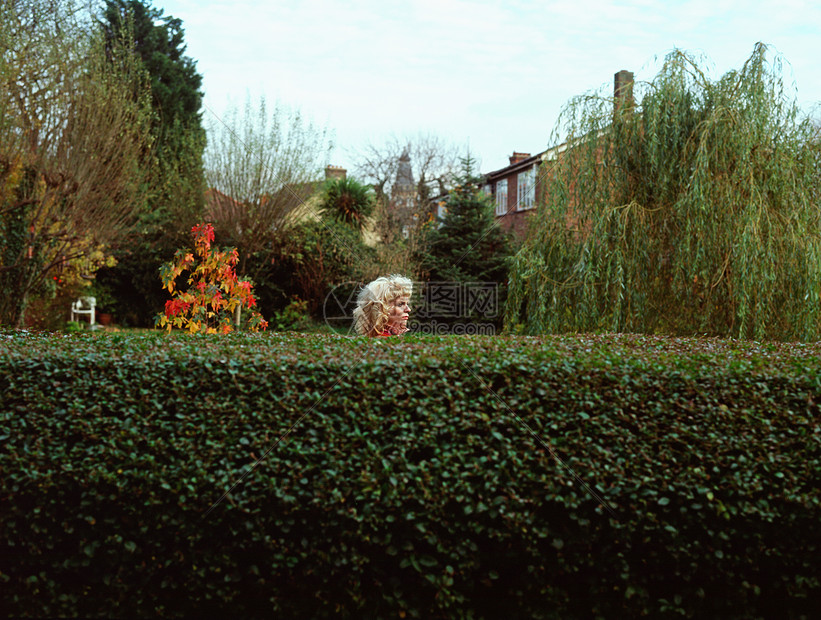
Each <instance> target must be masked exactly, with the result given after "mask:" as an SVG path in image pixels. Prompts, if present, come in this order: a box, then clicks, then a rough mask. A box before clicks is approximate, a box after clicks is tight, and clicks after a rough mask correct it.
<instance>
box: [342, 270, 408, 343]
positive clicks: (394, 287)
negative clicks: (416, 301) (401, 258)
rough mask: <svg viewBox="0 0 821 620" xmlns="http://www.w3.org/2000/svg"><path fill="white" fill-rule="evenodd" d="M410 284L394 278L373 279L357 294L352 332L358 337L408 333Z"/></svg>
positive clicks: (406, 279)
mask: <svg viewBox="0 0 821 620" xmlns="http://www.w3.org/2000/svg"><path fill="white" fill-rule="evenodd" d="M412 292H413V282H411V281H410V280H409V279H408V278H406V277H405V276H400V275H398V274H394V275H390V276H382V277H381V278H377V279H376V280H374V281H373V282H371V283H370V284H368V285H367V286H364V287H363V288H362V290H361V291H359V297H358V298H357V300H356V309H355V310H354V311H353V318H354V328H355V329H356V332H357V333H358V334H360V335H362V336H370V337H379V336H399V335H401V334H404V333H405V332H407V331H408V317H409V316H410V297H411V293H412Z"/></svg>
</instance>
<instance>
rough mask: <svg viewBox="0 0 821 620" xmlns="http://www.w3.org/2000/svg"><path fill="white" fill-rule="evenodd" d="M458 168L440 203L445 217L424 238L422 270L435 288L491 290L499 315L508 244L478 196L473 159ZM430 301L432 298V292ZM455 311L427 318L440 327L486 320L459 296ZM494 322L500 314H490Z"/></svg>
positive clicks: (486, 201) (484, 198)
mask: <svg viewBox="0 0 821 620" xmlns="http://www.w3.org/2000/svg"><path fill="white" fill-rule="evenodd" d="M461 163H462V168H461V171H460V172H459V174H458V175H456V177H455V178H454V187H453V189H451V190H450V192H449V193H448V195H447V198H446V200H445V203H444V206H445V208H446V212H445V215H444V217H443V218H441V219H440V220H439V221H438V225H434V226H433V227H432V228H431V231H430V233H429V235H428V236H427V247H426V248H425V249H424V252H425V253H424V254H423V255H422V256H420V263H421V268H422V269H423V271H424V272H425V274H426V276H427V279H428V280H429V281H430V282H431V283H433V284H432V285H431V286H433V287H436V286H440V285H437V284H436V283H460V284H467V283H482V284H486V285H491V286H495V287H496V292H497V295H498V296H497V299H496V302H495V306H496V307H495V308H494V310H498V309H499V308H501V306H502V305H503V304H504V300H505V294H506V286H507V274H508V266H507V261H508V259H509V258H510V254H511V240H510V238H509V237H508V234H507V233H506V232H505V231H504V230H503V229H502V228H500V227H499V224H498V222H497V221H496V217H495V215H494V208H493V205H492V203H491V201H490V200H489V199H488V198H487V196H485V195H484V194H482V193H481V192H480V190H479V187H480V179H479V178H478V177H477V176H476V175H475V173H474V169H473V165H474V161H473V159H472V158H471V157H470V156H468V157H467V158H464V159H462V162H461ZM445 286H448V284H446V285H445ZM433 296H434V297H436V294H435V292H434V293H433ZM456 305H457V309H456V311H455V312H453V313H450V314H451V316H437V313H436V312H435V310H434V311H432V314H433V316H432V317H431V318H432V319H434V320H438V321H444V322H449V321H453V320H455V319H458V320H460V321H462V322H464V321H471V320H474V321H478V320H481V319H483V318H485V317H484V316H482V313H481V312H479V311H477V310H476V308H472V307H470V304H469V303H467V300H466V298H465V297H464V296H463V295H459V298H458V299H457V300H456ZM497 317H498V318H500V317H501V313H498V314H497V313H496V312H493V318H497Z"/></svg>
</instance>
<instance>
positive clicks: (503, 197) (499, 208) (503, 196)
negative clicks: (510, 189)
mask: <svg viewBox="0 0 821 620" xmlns="http://www.w3.org/2000/svg"><path fill="white" fill-rule="evenodd" d="M506 213H507V179H502V180H501V181H497V182H496V215H497V216H501V215H505V214H506Z"/></svg>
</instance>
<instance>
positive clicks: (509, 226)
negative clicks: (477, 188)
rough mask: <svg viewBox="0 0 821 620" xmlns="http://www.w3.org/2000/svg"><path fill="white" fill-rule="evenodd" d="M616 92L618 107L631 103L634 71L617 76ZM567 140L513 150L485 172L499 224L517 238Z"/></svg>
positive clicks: (541, 200) (484, 179)
mask: <svg viewBox="0 0 821 620" xmlns="http://www.w3.org/2000/svg"><path fill="white" fill-rule="evenodd" d="M613 93H614V96H615V102H616V103H615V105H616V110H618V109H619V108H620V107H621V106H622V105H625V104H627V105H632V100H633V73H632V72H630V71H626V70H622V71H619V72H618V73H616V74H615V76H614V86H613ZM567 149H568V143H567V142H565V143H562V144H560V145H558V146H554V147H551V148H549V149H547V150H546V151H542V152H541V153H537V154H535V155H531V154H530V153H519V152H514V153H513V154H512V155H511V156H510V164H509V165H507V166H505V167H504V168H500V169H499V170H494V171H493V172H488V173H486V174H484V175H483V187H482V190H483V191H484V193H485V194H487V195H488V196H491V197H492V199H493V202H494V203H495V205H496V218H497V221H498V222H499V225H500V226H501V227H502V228H504V229H505V230H508V231H510V232H512V233H513V234H514V235H516V236H518V237H522V236H524V234H525V231H526V226H527V218H528V216H529V215H530V214H531V213H532V212H533V210H534V209H535V208H536V205H537V204H540V203H541V202H543V192H544V180H545V175H547V174H550V166H551V162H557V161H559V159H560V158H561V157H562V156H563V155H564V153H566V152H567Z"/></svg>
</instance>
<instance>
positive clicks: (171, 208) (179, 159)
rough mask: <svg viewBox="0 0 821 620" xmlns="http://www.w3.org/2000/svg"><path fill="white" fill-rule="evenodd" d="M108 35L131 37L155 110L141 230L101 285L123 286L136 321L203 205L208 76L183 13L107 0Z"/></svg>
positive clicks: (104, 25)
mask: <svg viewBox="0 0 821 620" xmlns="http://www.w3.org/2000/svg"><path fill="white" fill-rule="evenodd" d="M98 25H99V28H100V29H101V30H102V31H103V33H104V35H105V37H106V40H107V41H109V42H112V41H117V40H120V39H126V40H128V42H129V49H130V50H131V52H132V54H133V55H134V56H135V57H136V58H139V60H140V62H141V64H142V66H143V67H144V69H145V70H146V72H147V73H148V76H149V80H150V86H151V101H152V108H153V110H154V116H153V120H152V135H153V138H154V148H153V151H152V157H153V162H152V163H153V172H152V175H151V182H150V184H149V186H148V188H147V200H146V208H145V210H144V211H143V212H142V214H141V217H140V221H139V225H138V227H137V231H138V234H137V235H134V236H133V237H131V238H130V240H129V241H130V242H129V243H128V244H126V245H124V246H122V247H120V248H119V249H118V252H117V253H116V256H117V259H118V260H119V264H118V265H117V266H116V267H114V268H113V269H103V270H101V272H100V273H99V274H98V278H97V280H98V284H101V285H103V286H108V287H109V288H112V289H114V290H115V291H116V292H117V296H118V297H119V299H120V304H121V305H124V306H128V307H129V314H131V317H132V320H134V321H136V322H138V323H140V324H149V323H150V321H151V317H152V316H153V314H154V313H155V312H156V310H157V308H158V307H159V306H160V305H161V304H162V300H163V294H162V291H161V289H160V288H159V287H158V286H157V277H156V276H157V269H158V268H159V266H160V265H161V264H162V263H163V262H165V261H167V260H168V259H169V258H170V256H171V255H172V254H173V252H174V250H175V249H176V248H177V247H179V246H180V245H182V244H183V243H185V240H186V235H187V231H188V230H189V229H190V228H191V226H192V225H193V224H194V223H195V222H197V221H199V220H200V218H201V216H202V211H203V205H204V192H205V183H204V172H203V152H204V149H205V130H204V128H203V125H202V119H201V115H200V114H201V112H200V108H201V105H202V92H201V90H200V89H201V86H202V76H200V75H199V73H198V72H197V70H196V64H195V62H194V60H193V59H191V58H190V57H188V56H186V55H185V50H186V47H185V43H184V30H183V28H182V22H181V20H179V19H177V18H173V17H171V16H166V15H164V14H163V11H162V10H161V9H156V8H154V7H152V6H150V3H147V2H143V1H141V0H106V2H105V6H104V7H103V10H102V13H101V14H100V16H99V17H98Z"/></svg>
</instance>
